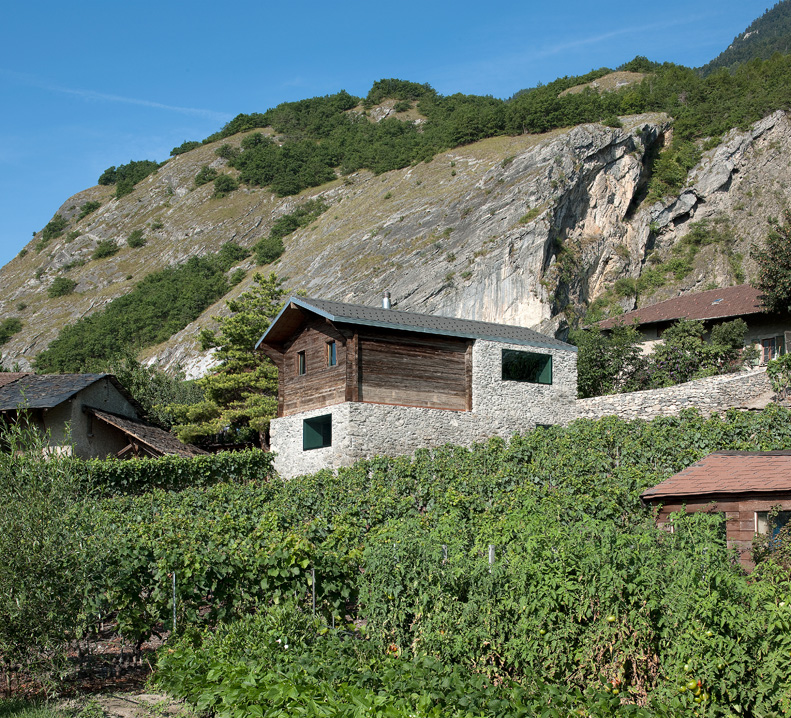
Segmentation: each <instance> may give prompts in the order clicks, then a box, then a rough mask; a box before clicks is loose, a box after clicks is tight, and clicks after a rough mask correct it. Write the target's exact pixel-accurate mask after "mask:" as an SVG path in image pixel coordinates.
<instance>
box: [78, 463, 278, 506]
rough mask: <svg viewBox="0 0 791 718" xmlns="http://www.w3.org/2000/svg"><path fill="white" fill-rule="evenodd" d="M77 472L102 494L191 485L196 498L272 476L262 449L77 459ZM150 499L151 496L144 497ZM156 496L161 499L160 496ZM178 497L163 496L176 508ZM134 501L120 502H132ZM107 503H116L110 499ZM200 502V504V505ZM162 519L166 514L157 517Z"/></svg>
mask: <svg viewBox="0 0 791 718" xmlns="http://www.w3.org/2000/svg"><path fill="white" fill-rule="evenodd" d="M77 464H78V465H77V468H76V470H77V471H80V472H82V473H83V474H84V475H85V476H86V477H91V481H92V482H93V484H94V486H95V487H96V490H97V491H98V492H99V493H100V494H101V495H102V496H104V497H109V496H117V497H121V496H145V495H146V494H150V493H151V492H152V491H159V492H161V494H165V495H166V494H167V493H169V492H173V491H185V490H187V489H188V488H189V487H192V488H193V489H194V490H195V491H194V492H193V493H194V494H195V496H196V498H198V497H200V495H201V494H202V493H205V492H204V491H203V490H204V489H206V488H208V487H210V486H216V485H219V484H224V485H226V489H222V488H218V491H219V492H220V493H222V491H223V490H227V488H228V486H230V485H231V484H245V485H246V484H254V483H257V482H266V481H268V480H269V479H270V478H271V476H272V454H269V453H265V452H263V451H257V450H249V451H220V452H217V453H216V454H206V455H205V456H195V457H192V458H189V459H187V458H184V457H181V456H160V457H159V458H156V459H128V460H124V459H91V460H89V461H85V462H79V461H78V462H77ZM147 498H148V499H149V500H150V499H151V497H150V496H148V497H147ZM159 498H163V497H162V496H160V497H159ZM182 502H183V497H182V498H181V499H176V500H173V499H172V498H171V499H166V504H167V503H169V504H172V505H173V507H176V506H177V505H178V504H179V503H182ZM133 503H134V502H133V501H131V500H130V501H126V502H122V504H130V505H131V504H133ZM108 505H110V506H115V504H114V503H113V502H110V503H109V504H108ZM199 505H200V504H199ZM159 520H161V521H164V520H165V517H162V518H161V519H159Z"/></svg>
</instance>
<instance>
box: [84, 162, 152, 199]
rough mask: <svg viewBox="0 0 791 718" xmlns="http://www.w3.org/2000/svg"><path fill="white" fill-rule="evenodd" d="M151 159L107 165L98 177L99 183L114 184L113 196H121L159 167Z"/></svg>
mask: <svg viewBox="0 0 791 718" xmlns="http://www.w3.org/2000/svg"><path fill="white" fill-rule="evenodd" d="M160 166H161V165H160V164H159V163H157V162H154V161H153V160H132V161H130V162H129V163H128V164H125V165H118V167H108V168H107V169H106V170H105V171H104V172H102V174H101V176H100V177H99V181H98V182H99V184H100V185H115V196H116V197H117V198H121V197H123V196H125V195H127V194H129V193H130V192H132V190H134V188H135V185H136V184H137V183H138V182H140V181H141V180H143V179H145V178H146V177H148V176H149V175H150V174H153V173H154V172H156V171H157V170H158V169H159V168H160Z"/></svg>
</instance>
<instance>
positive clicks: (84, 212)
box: [77, 200, 102, 222]
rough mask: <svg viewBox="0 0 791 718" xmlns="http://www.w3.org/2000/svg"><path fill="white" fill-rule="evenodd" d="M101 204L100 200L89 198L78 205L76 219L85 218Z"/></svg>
mask: <svg viewBox="0 0 791 718" xmlns="http://www.w3.org/2000/svg"><path fill="white" fill-rule="evenodd" d="M101 206H102V203H101V202H98V201H96V200H90V201H88V202H86V203H85V204H83V205H82V207H80V213H79V214H78V215H77V221H78V222H79V221H80V220H81V219H85V218H86V217H87V216H88V215H89V214H90V213H91V212H95V211H96V210H97V209H99V207H101Z"/></svg>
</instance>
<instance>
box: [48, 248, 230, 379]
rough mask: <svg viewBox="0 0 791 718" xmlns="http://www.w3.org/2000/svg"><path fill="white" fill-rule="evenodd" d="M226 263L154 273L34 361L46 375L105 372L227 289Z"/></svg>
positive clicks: (201, 260)
mask: <svg viewBox="0 0 791 718" xmlns="http://www.w3.org/2000/svg"><path fill="white" fill-rule="evenodd" d="M224 266H225V261H218V260H217V258H216V257H213V256H212V257H192V258H191V259H189V260H188V261H187V262H186V263H184V264H181V265H179V266H177V267H166V268H165V269H162V270H159V271H157V272H152V273H151V274H149V275H148V276H146V277H145V278H144V279H143V280H142V281H141V282H139V283H138V284H137V285H135V288H134V289H133V290H132V291H131V292H130V293H129V294H126V295H124V296H122V297H119V298H118V299H114V300H113V301H112V302H110V303H109V304H108V305H107V306H106V307H105V308H104V309H102V310H101V311H99V312H94V313H93V314H90V315H88V316H87V317H83V318H82V319H79V320H78V321H77V322H75V323H74V324H71V325H69V326H66V327H64V328H63V329H62V330H61V332H60V334H59V335H58V337H57V338H56V339H55V340H54V341H53V342H52V343H51V344H50V345H49V347H47V349H45V350H44V351H43V352H41V353H40V354H39V355H38V356H37V357H36V359H35V362H34V363H35V366H36V370H37V371H39V372H42V373H53V372H79V371H90V370H96V371H102V370H104V369H105V368H106V367H107V365H108V363H111V362H114V361H117V360H118V358H119V356H123V355H125V354H127V353H129V352H132V353H135V352H137V351H139V350H140V349H141V348H143V347H147V346H151V345H153V344H157V343H159V342H162V341H164V340H165V339H167V338H168V337H170V336H171V335H173V334H174V333H175V332H177V331H179V330H181V329H183V328H184V327H185V326H187V324H189V323H190V322H191V321H194V320H195V319H197V317H199V316H200V314H201V313H202V312H203V310H204V309H206V308H207V307H208V306H210V305H211V304H213V303H214V302H216V301H217V300H218V299H219V298H220V297H222V296H223V295H224V294H225V293H226V292H227V291H228V289H229V285H228V280H227V279H226V277H225V271H226V270H225V269H223V267H224Z"/></svg>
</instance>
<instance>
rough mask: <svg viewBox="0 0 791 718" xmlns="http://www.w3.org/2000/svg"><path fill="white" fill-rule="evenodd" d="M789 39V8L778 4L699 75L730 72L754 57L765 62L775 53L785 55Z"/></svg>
mask: <svg viewBox="0 0 791 718" xmlns="http://www.w3.org/2000/svg"><path fill="white" fill-rule="evenodd" d="M790 35H791V5H789V4H788V3H787V2H777V3H775V5H774V6H773V7H772V8H771V9H767V10H766V12H765V13H764V14H763V15H762V16H761V17H759V18H757V19H756V20H754V21H753V22H752V23H751V24H750V26H749V27H748V28H747V29H746V30H745V31H744V32H742V33H740V34H739V35H737V36H736V37H735V38H734V39H733V42H731V44H730V45H729V46H728V48H727V49H726V50H724V51H723V52H721V53H720V54H719V55H717V57H715V58H714V59H713V60H712V61H711V62H709V63H707V64H706V65H704V66H703V67H701V68H700V72H701V73H702V74H704V75H709V74H711V73H712V72H716V71H717V70H718V69H720V68H727V69H733V68H735V67H736V66H738V65H740V64H742V63H745V62H748V61H749V60H752V59H754V58H757V57H758V58H762V59H764V60H766V59H768V58H770V57H772V55H774V54H775V53H782V54H784V55H785V54H788V38H789V36H790Z"/></svg>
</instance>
